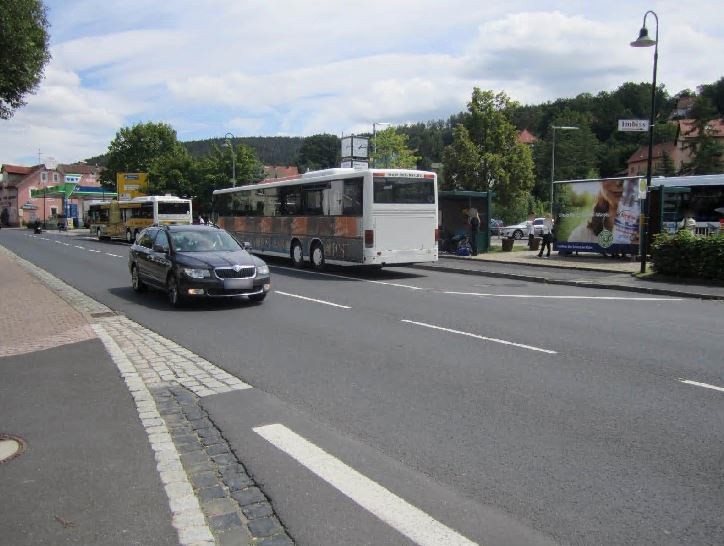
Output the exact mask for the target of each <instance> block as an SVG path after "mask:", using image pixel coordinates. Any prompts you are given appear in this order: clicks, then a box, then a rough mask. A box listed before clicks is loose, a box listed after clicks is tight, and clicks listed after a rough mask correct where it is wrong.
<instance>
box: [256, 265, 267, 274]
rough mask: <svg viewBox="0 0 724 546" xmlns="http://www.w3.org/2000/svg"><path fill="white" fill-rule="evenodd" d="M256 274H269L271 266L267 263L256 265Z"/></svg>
mask: <svg viewBox="0 0 724 546" xmlns="http://www.w3.org/2000/svg"><path fill="white" fill-rule="evenodd" d="M256 274H257V275H268V274H269V266H268V265H266V264H264V265H258V266H256Z"/></svg>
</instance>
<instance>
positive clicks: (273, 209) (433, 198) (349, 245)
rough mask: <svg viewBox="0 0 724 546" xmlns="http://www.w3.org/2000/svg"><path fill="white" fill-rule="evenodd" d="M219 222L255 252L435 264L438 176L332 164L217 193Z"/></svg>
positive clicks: (344, 261)
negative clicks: (287, 176) (358, 168)
mask: <svg viewBox="0 0 724 546" xmlns="http://www.w3.org/2000/svg"><path fill="white" fill-rule="evenodd" d="M213 218H214V221H215V222H216V223H217V224H218V225H219V226H221V227H223V228H224V229H226V230H227V231H230V232H232V233H234V234H235V235H236V236H237V238H239V239H240V240H242V241H244V242H246V241H248V242H250V243H251V245H252V248H253V252H255V253H259V254H265V255H270V256H282V257H288V258H290V259H291V261H292V263H293V264H294V265H295V266H301V265H302V264H303V263H304V262H305V261H308V262H311V264H312V266H313V267H315V268H318V269H320V268H323V267H324V265H325V263H329V264H336V265H371V266H378V267H379V266H384V265H394V264H397V265H400V264H411V263H415V262H434V261H437V255H438V248H437V239H438V229H437V228H438V224H437V176H436V175H435V173H432V172H425V171H414V170H403V169H367V170H355V169H327V170H323V171H315V172H309V173H305V174H303V175H300V176H297V177H291V178H288V179H275V180H271V181H266V182H263V183H259V184H252V185H248V186H241V187H237V188H227V189H223V190H216V191H214V217H213Z"/></svg>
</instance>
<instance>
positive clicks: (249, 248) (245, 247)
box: [243, 241, 251, 252]
mask: <svg viewBox="0 0 724 546" xmlns="http://www.w3.org/2000/svg"><path fill="white" fill-rule="evenodd" d="M243 246H244V250H246V251H247V252H249V251H250V250H251V243H250V242H249V241H244V243H243Z"/></svg>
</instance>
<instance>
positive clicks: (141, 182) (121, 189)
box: [116, 173, 148, 201]
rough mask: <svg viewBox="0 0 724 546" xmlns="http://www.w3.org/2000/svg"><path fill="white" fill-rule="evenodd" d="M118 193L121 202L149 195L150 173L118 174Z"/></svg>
mask: <svg viewBox="0 0 724 546" xmlns="http://www.w3.org/2000/svg"><path fill="white" fill-rule="evenodd" d="M116 191H117V192H118V199H120V200H121V201H123V200H130V199H133V198H134V197H141V196H143V195H148V173H117V174H116Z"/></svg>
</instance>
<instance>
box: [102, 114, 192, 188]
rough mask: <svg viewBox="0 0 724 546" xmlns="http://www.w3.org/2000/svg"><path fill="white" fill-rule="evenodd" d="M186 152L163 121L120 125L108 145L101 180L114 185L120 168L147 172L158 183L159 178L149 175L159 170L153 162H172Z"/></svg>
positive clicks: (128, 170) (109, 185)
mask: <svg viewBox="0 0 724 546" xmlns="http://www.w3.org/2000/svg"><path fill="white" fill-rule="evenodd" d="M185 153H186V150H185V149H184V148H183V145H182V144H181V143H180V142H179V141H178V140H177V139H176V131H175V130H174V129H173V128H172V127H171V126H170V125H168V124H166V123H153V122H148V123H138V124H136V125H134V126H133V127H123V128H122V129H121V130H120V131H118V132H117V133H116V136H115V138H114V139H113V140H112V141H111V143H110V145H109V146H108V152H107V154H106V169H105V170H104V171H103V172H102V173H101V182H102V183H103V184H104V185H105V186H106V187H108V188H115V184H116V174H117V173H119V172H148V173H149V181H150V183H151V185H152V186H153V184H158V183H159V181H158V179H154V178H151V176H150V173H151V172H152V171H154V172H155V174H156V175H158V174H159V172H158V169H154V164H155V163H158V162H159V161H161V162H170V163H174V164H175V162H176V161H177V160H178V159H180V158H183V156H184V154H185ZM162 158H164V159H162ZM156 167H158V165H156Z"/></svg>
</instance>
